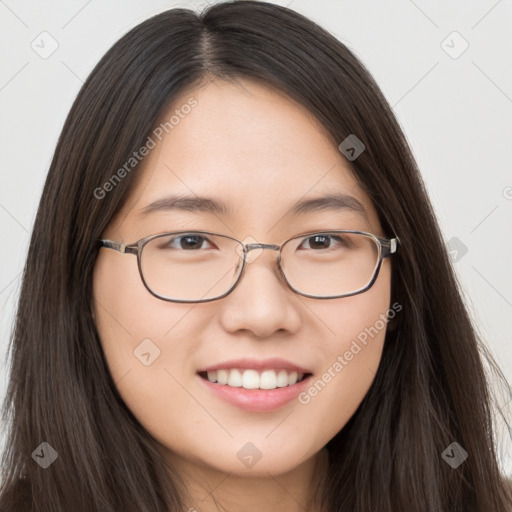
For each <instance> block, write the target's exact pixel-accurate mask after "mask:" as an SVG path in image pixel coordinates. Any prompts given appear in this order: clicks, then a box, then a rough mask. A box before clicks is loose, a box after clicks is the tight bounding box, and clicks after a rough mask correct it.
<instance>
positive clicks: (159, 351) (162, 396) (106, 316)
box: [93, 253, 206, 424]
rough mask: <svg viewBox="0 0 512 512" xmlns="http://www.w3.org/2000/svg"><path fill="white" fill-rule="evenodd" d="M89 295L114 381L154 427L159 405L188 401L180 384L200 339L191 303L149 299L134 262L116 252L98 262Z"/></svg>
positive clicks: (159, 415)
mask: <svg viewBox="0 0 512 512" xmlns="http://www.w3.org/2000/svg"><path fill="white" fill-rule="evenodd" d="M93 294H94V313H95V321H96V327H97V330H98V334H99V337H100V341H101V345H102V349H103V352H104V354H105V358H106V361H107V364H108V367H109V369H110V373H111V375H112V379H113V381H114V383H115V385H116V387H117V389H118V391H119V393H120V395H121V397H122V398H123V400H124V401H125V403H126V405H127V406H128V408H129V409H130V410H131V411H132V412H133V413H134V415H135V416H136V417H137V418H138V419H139V421H141V423H145V424H151V423H155V424H156V423H157V421H161V420H162V416H165V413H164V414H162V413H163V409H162V404H165V403H167V404H171V403H172V402H174V404H176V403H178V405H179V403H180V402H183V403H184V404H185V402H186V396H185V394H184V393H183V392H182V390H181V388H180V386H179V383H178V382H179V381H180V380H181V377H180V373H181V372H183V371H188V368H187V365H190V364H191V362H192V360H193V354H194V351H195V349H196V346H195V340H196V339H199V336H198V335H197V334H198V327H197V326H198V325H199V324H200V322H192V321H191V319H192V317H193V316H194V315H193V314H192V315H190V312H191V310H192V309H193V308H194V304H178V303H172V302H165V301H162V300H160V299H157V298H156V297H153V296H152V295H151V294H150V293H149V292H148V291H147V290H146V288H145V287H144V285H143V283H142V281H141V279H140V275H139V272H138V269H137V263H136V259H135V258H134V257H133V256H131V255H117V254H115V253H114V254H106V255H100V257H98V261H97V263H96V267H95V271H94V276H93ZM205 311H206V310H205ZM205 314H206V313H205ZM196 316H197V313H196ZM196 331H197V332H196ZM172 376H176V378H177V380H176V379H174V378H173V377H172ZM180 390H181V391H180ZM171 410H172V409H170V408H169V410H168V412H169V413H170V412H171Z"/></svg>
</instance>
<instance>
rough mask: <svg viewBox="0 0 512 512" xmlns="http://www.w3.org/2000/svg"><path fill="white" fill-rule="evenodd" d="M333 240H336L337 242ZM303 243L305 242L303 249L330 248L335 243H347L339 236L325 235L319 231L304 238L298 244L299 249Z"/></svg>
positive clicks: (342, 244)
mask: <svg viewBox="0 0 512 512" xmlns="http://www.w3.org/2000/svg"><path fill="white" fill-rule="evenodd" d="M334 242H337V244H335V243H334ZM304 244H306V247H305V249H332V248H333V247H334V246H335V245H338V246H339V245H341V246H347V245H348V243H347V241H346V240H345V239H344V238H343V237H341V236H337V235H336V236H335V235H325V234H321V233H319V234H317V235H313V236H308V237H307V238H305V239H304V241H303V242H302V243H301V244H300V246H299V249H300V248H303V247H302V246H303V245H304Z"/></svg>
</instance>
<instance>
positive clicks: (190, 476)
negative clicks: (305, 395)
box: [171, 448, 328, 512]
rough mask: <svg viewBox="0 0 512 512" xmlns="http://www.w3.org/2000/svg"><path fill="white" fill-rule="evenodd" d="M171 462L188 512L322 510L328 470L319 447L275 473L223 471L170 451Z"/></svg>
mask: <svg viewBox="0 0 512 512" xmlns="http://www.w3.org/2000/svg"><path fill="white" fill-rule="evenodd" d="M171 463H172V465H173V467H174V468H175V469H176V471H177V472H178V473H179V474H180V475H181V477H182V478H183V481H184V483H185V486H186V489H187V493H188V498H187V499H186V503H184V506H185V509H184V510H187V511H190V512H194V511H200V512H220V511H222V512H224V511H225V512H235V511H240V510H243V511H244V512H261V510H273V511H275V512H304V510H307V511H308V512H322V511H321V508H320V493H321V490H322V483H323V482H324V479H325V477H326V475H327V471H328V453H327V449H326V448H323V449H322V450H320V451H319V452H318V453H316V454H315V455H314V456H312V457H311V458H309V459H308V460H306V461H304V462H303V463H302V464H300V465H299V466H297V467H296V468H293V469H292V470H290V471H288V472H286V473H282V474H279V475H273V474H271V473H266V474H265V475H263V476H246V475H238V474H235V473H224V472H222V471H219V470H216V469H214V468H211V467H209V466H205V465H200V464H197V463H195V462H193V461H190V460H187V459H183V458H182V457H180V456H178V455H177V454H172V456H171Z"/></svg>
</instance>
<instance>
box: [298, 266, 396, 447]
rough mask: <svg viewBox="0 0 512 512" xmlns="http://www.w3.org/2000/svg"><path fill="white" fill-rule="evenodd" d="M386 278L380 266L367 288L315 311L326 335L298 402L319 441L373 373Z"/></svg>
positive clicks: (382, 328) (353, 406)
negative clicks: (315, 368) (312, 374)
mask: <svg viewBox="0 0 512 512" xmlns="http://www.w3.org/2000/svg"><path fill="white" fill-rule="evenodd" d="M389 279H390V270H389V268H388V267H387V266H384V267H383V268H382V269H381V273H380V274H379V278H378V279H377V281H376V283H375V284H374V286H373V287H372V288H370V290H368V291H367V292H365V293H362V294H359V295H355V296H353V297H347V298H344V299H337V300H333V301H331V302H329V303H327V304H326V305H321V307H318V308H317V309H316V310H315V313H316V314H317V315H318V317H319V318H321V320H322V322H323V323H324V324H325V325H326V326H327V329H328V330H327V332H328V333H329V334H328V336H327V337H326V338H324V340H323V343H322V344H321V346H320V347H319V352H321V359H322V361H323V363H324V364H323V368H322V370H321V371H320V372H317V374H316V375H315V377H314V379H313V381H312V382H311V385H310V386H309V387H308V388H307V389H306V390H305V391H304V392H303V393H302V394H301V395H300V396H299V403H300V404H301V405H302V406H303V407H304V408H305V409H306V410H307V411H308V416H309V417H310V418H311V420H310V422H309V427H310V430H311V435H313V436H317V437H319V436H321V437H323V438H324V439H325V442H327V441H328V440H330V439H331V438H332V437H333V436H334V435H335V434H336V433H337V432H339V430H341V429H342V428H343V426H344V425H345V424H346V423H347V422H348V420H349V419H350V417H351V416H352V415H353V414H354V412H355V411H356V410H357V408H358V407H359V405H360V403H361V402H362V400H363V398H364V397H365V396H366V394H367V392H368V390H369V388H370V386H371V384H372V382H373V380H374V378H375V375H376V373H377V370H378V366H379V363H380V359H381V356H382V350H383V347H384V340H385V336H386V329H387V321H386V315H387V314H389V311H390V288H389ZM312 309H313V308H312ZM319 357H320V354H319Z"/></svg>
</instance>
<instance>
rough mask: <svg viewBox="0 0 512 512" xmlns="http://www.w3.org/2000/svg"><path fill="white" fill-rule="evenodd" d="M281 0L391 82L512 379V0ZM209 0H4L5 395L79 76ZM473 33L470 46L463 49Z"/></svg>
mask: <svg viewBox="0 0 512 512" xmlns="http://www.w3.org/2000/svg"><path fill="white" fill-rule="evenodd" d="M275 3H279V4H281V5H289V6H290V7H291V8H293V9H295V10H297V11H299V12H301V13H303V14H305V15H306V16H308V17H310V18H312V19H313V20H315V21H317V22H318V23H319V24H320V25H322V26H324V27H325V28H327V29H328V30H330V31H331V32H332V33H334V35H336V36H337V37H338V38H339V39H340V40H341V41H343V42H344V43H345V44H346V45H347V46H348V47H349V48H350V49H351V50H352V51H354V52H355V53H356V55H357V56H358V57H360V58H361V59H362V61H363V62H364V63H365V64H366V65H367V67H368V69H369V70H370V72H371V73H372V74H373V75H374V77H375V78H376V80H377V83H378V84H379V85H380V86H381V88H382V90H383V92H384V94H385V96H386V97H387V98H388V100H389V102H390V104H391V105H392V106H393V108H394V111H395V113H396V115H397V117H398V119H399V122H400V123H401V125H402V127H403V129H404V131H405V134H406V136H407V138H408V140H409V142H410V145H411V147H412V149H413V152H414V154H415V156H416V159H417V161H418V164H419V166H420V169H421V171H422V174H423V177H424V180H425V182H426V184H427V187H428V191H429V193H430V197H431V199H432V201H433V204H434V207H435V209H436V212H437V215H438V218H439V221H440V224H441V227H442V229H443V234H444V236H445V240H446V242H447V243H448V245H449V246H450V247H451V248H452V249H454V252H453V257H454V266H455V268H456V270H457V273H458V276H459V278H460V282H461V285H462V286H463V289H464V292H465V294H466V297H467V304H468V307H469V309H470V311H471V313H472V315H473V317H474V319H475V322H476V324H477V325H478V326H479V329H480V331H481V333H482V335H483V336H484V338H485V339H486V340H487V346H488V347H489V349H490V351H491V352H492V354H494V355H495V357H496V358H497V359H498V361H499V362H500V364H501V367H502V368H503V370H504V372H505V374H506V376H507V378H508V380H509V382H511V381H512V336H511V330H512V287H511V284H512V265H511V262H512V236H511V235H512V229H511V227H512V222H511V221H512V164H511V160H512V159H511V156H512V67H511V63H512V37H511V36H510V28H511V26H512V2H511V1H510V0H508V1H507V0H500V1H495V0H492V1H489V0H485V1H484V0H482V1H476V0H473V1H463V0H458V1H451V2H445V1H435V2H434V1H420V0H416V1H414V2H413V1H412V0H392V1H386V2H383V1H377V0H374V1H361V0H350V1H348V0H341V1H335V0H323V1H322V0H292V1H291V2H290V0H286V1H285V0H282V1H281V0H278V1H276V2H275ZM205 4H206V2H204V1H202V2H200V1H193V2H173V1H170V0H145V1H144V2H142V1H130V0H123V1H121V0H117V1H113V0H110V1H106V0H102V1H100V0H89V1H87V0H82V1H70V0H67V1H60V2H58V1H49V0H47V1H46V2H44V3H43V2H37V1H36V0H32V1H15V0H0V48H2V61H1V64H2V65H1V66H0V108H1V121H2V122H1V134H0V145H1V164H0V165H1V187H0V240H1V241H2V242H1V243H2V246H1V249H2V253H1V254H2V260H1V265H0V312H1V322H0V399H3V397H4V395H5V387H6V381H7V377H6V375H5V373H6V371H5V368H6V366H5V364H6V362H5V357H6V348H7V341H8V336H9V332H10V329H11V325H12V319H13V316H14V310H15V302H16V298H17V295H18V291H19V285H20V276H21V272H22V269H23V264H24V259H25V256H26V251H27V247H28V243H29V235H30V231H31V228H32V224H33V221H34V217H35V213H36V210H37V205H38V202H39V197H40V194H41V191H42V186H43V184H44V180H45V177H46V174H47V171H48V168H49V164H50V161H51V157H52V154H53V151H54V149H55V144H56V141H57V138H58V135H59V133H60V130H61V128H62V125H63V122H64V119H65V116H66V115H67V113H68V111H69V108H70V106H71V103H72V101H73V100H74V98H75V96H76V94H77V93H78V90H79V87H80V86H81V84H82V82H83V81H84V79H85V78H86V77H87V75H88V74H89V72H90V71H91V70H92V68H93V66H94V65H95V64H96V63H97V62H98V60H99V59H100V58H101V57H102V55H103V54H104V53H105V52H106V50H107V49H108V48H109V47H110V46H111V45H112V44H113V43H114V42H115V41H116V40H117V39H119V37H120V36H122V35H123V34H124V33H125V32H127V31H128V30H129V29H130V28H132V27H133V26H135V25H136V24H138V23H140V22H141V21H143V20H145V19H147V18H149V17H150V16H152V15H154V14H157V13H159V12H161V11H163V10H166V9H168V8H171V7H176V6H181V7H185V6H186V7H195V8H200V7H201V6H204V5H205ZM43 31H46V32H48V33H49V34H50V35H51V38H53V39H55V41H57V43H58V48H57V50H56V51H55V52H54V53H53V54H52V55H50V56H49V57H48V58H46V59H43V58H41V56H40V55H39V54H38V53H36V51H34V50H33V49H32V47H31V45H32V44H33V45H34V46H36V47H37V45H38V46H39V48H41V50H40V51H43V49H42V47H43V45H44V48H46V50H48V49H49V48H50V44H51V39H50V38H49V36H41V35H40V34H41V33H42V32H43ZM454 31H456V32H458V34H460V36H458V35H453V34H452V33H453V32H454ZM43 38H46V39H44V40H43ZM462 38H463V39H462ZM464 40H465V41H467V44H469V46H468V48H467V50H466V51H464V53H462V54H461V55H460V56H457V54H458V53H459V52H460V51H461V50H462V49H463V48H464V45H465V43H464ZM443 41H444V43H443ZM450 54H451V55H450ZM454 57H457V58H454ZM454 237H455V238H456V239H457V240H455V241H454V240H453V239H454ZM464 246H465V247H466V248H467V253H465V254H463V253H464V250H463V251H461V250H460V248H461V247H462V248H463V247H464ZM427 250H428V248H427ZM455 250H456V251H457V252H455ZM498 406H499V408H500V409H501V410H502V412H504V413H506V414H508V416H509V417H510V414H511V411H512V402H508V403H507V400H506V399H505V398H503V397H502V398H500V399H499V400H498ZM500 428H502V427H500ZM1 440H2V438H0V441H1ZM503 446H504V450H505V457H504V459H505V460H504V461H503V463H504V465H505V468H506V471H507V472H508V473H509V474H511V475H512V450H511V448H510V441H508V442H507V443H505V442H503ZM0 449H1V447H0Z"/></svg>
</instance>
